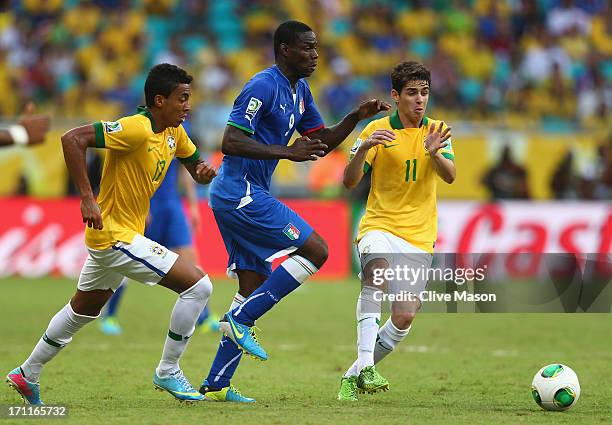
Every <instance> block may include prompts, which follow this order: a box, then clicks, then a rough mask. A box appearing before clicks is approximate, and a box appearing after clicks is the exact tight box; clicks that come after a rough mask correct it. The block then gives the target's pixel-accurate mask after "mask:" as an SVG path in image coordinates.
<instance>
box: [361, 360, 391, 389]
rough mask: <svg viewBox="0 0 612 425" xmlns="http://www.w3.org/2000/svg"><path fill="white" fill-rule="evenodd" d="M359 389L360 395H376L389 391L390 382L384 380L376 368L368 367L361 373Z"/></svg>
mask: <svg viewBox="0 0 612 425" xmlns="http://www.w3.org/2000/svg"><path fill="white" fill-rule="evenodd" d="M357 388H358V390H359V392H360V393H370V394H374V393H375V392H377V391H388V390H389V381H387V380H386V379H385V378H383V377H382V376H381V374H380V373H378V372H377V371H376V369H375V368H374V366H366V367H364V368H363V369H361V372H360V373H359V377H358V378H357Z"/></svg>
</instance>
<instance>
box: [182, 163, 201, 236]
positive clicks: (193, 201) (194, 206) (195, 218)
mask: <svg viewBox="0 0 612 425" xmlns="http://www.w3.org/2000/svg"><path fill="white" fill-rule="evenodd" d="M181 181H182V184H183V186H184V187H185V193H186V194H187V201H188V202H189V213H190V216H191V230H193V231H194V232H197V231H198V229H199V227H200V208H199V206H198V193H197V191H196V186H195V184H194V181H193V178H192V176H191V174H190V173H189V171H188V170H187V168H182V169H181Z"/></svg>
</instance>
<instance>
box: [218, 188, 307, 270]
mask: <svg viewBox="0 0 612 425" xmlns="http://www.w3.org/2000/svg"><path fill="white" fill-rule="evenodd" d="M213 213H214V215H215V220H216V221H217V225H218V226H219V231H220V232H221V237H223V242H224V243H225V249H226V250H227V253H228V255H229V259H228V263H227V271H228V275H229V276H231V277H235V273H234V270H236V269H237V270H251V271H254V272H257V273H259V274H263V275H266V276H269V275H270V274H271V273H272V260H274V259H276V258H280V257H283V256H284V255H287V254H290V253H292V252H294V251H296V250H297V249H298V248H300V247H301V246H302V245H303V244H304V242H306V239H308V237H309V236H310V234H311V233H312V231H313V229H312V227H311V226H310V224H308V223H306V221H304V219H302V218H301V217H300V216H299V215H297V213H296V212H295V211H293V210H292V209H291V208H289V207H288V206H286V205H285V204H283V203H282V202H280V201H279V200H277V199H274V198H272V197H271V196H269V195H263V196H257V197H256V198H255V199H254V200H253V201H252V202H251V203H249V204H247V205H245V206H244V207H242V208H240V209H235V210H213Z"/></svg>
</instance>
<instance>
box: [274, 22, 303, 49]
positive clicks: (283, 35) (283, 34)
mask: <svg viewBox="0 0 612 425" xmlns="http://www.w3.org/2000/svg"><path fill="white" fill-rule="evenodd" d="M309 31H312V28H310V27H309V26H308V25H306V24H305V23H303V22H299V21H287V22H283V23H282V24H280V25H279V26H278V28H277V29H276V31H274V57H278V54H279V52H280V45H281V44H282V43H285V44H289V45H291V44H293V43H294V42H295V41H296V40H297V35H298V34H302V33H304V32H309Z"/></svg>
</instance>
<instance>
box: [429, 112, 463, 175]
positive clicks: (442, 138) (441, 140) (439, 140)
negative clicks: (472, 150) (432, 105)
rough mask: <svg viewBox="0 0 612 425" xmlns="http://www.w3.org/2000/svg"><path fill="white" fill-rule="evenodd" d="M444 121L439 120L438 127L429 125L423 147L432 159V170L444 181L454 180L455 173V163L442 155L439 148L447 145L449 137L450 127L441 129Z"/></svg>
mask: <svg viewBox="0 0 612 425" xmlns="http://www.w3.org/2000/svg"><path fill="white" fill-rule="evenodd" d="M443 126H444V123H443V122H442V121H440V124H439V125H438V128H436V125H435V123H434V124H432V125H430V126H429V134H428V135H427V137H426V138H425V149H427V152H429V155H430V157H431V159H432V161H431V163H432V164H433V167H434V170H436V173H437V174H438V175H439V176H440V177H441V178H442V180H444V181H445V182H446V183H449V184H450V183H452V182H454V181H455V177H456V175H457V172H456V169H455V163H454V162H453V161H452V160H451V159H448V158H445V157H444V156H443V155H442V152H441V150H442V149H444V148H445V147H447V146H448V144H449V143H450V142H449V141H448V140H449V139H450V137H451V128H450V127H446V128H445V129H444V130H442V128H443Z"/></svg>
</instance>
